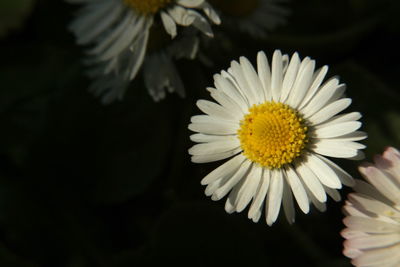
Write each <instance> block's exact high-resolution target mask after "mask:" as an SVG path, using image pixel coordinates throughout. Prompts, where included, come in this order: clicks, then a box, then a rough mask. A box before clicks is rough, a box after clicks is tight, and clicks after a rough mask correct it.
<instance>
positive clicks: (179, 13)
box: [67, 0, 220, 103]
mask: <svg viewBox="0 0 400 267" xmlns="http://www.w3.org/2000/svg"><path fill="white" fill-rule="evenodd" d="M67 1H68V2H70V3H81V4H85V5H84V6H83V7H82V8H81V10H80V12H79V13H78V16H77V18H76V19H75V21H74V22H73V23H72V24H71V25H70V29H71V30H72V32H73V33H74V34H75V35H76V38H77V43H78V44H80V45H92V48H90V49H89V50H88V51H87V54H88V59H87V60H86V63H87V64H89V65H93V68H92V69H91V70H90V71H89V75H90V76H91V77H93V78H95V79H96V80H95V81H94V83H93V84H92V86H91V91H93V92H94V93H95V94H97V95H101V96H103V102H105V103H109V102H112V101H114V100H117V99H118V100H121V99H122V97H123V95H124V93H125V90H126V89H127V87H128V85H129V82H130V81H131V80H132V79H134V78H135V77H136V75H137V73H138V71H139V70H140V68H141V66H142V64H143V62H144V60H147V59H146V49H147V47H148V43H149V42H151V39H152V37H153V36H152V33H151V30H152V29H153V27H152V26H154V25H155V27H157V25H158V24H162V26H163V27H164V29H165V31H166V32H167V33H168V34H169V35H170V36H171V38H175V37H176V36H177V34H178V28H177V25H180V26H193V27H195V28H196V29H198V30H200V31H201V32H203V33H204V34H206V35H207V36H210V37H211V36H213V33H212V30H211V27H210V24H209V22H208V21H207V20H206V19H205V18H204V16H203V15H202V13H199V12H198V11H197V10H201V11H203V12H204V14H206V15H207V17H208V18H209V19H210V20H211V21H212V22H213V23H216V24H219V23H220V20H219V17H218V15H217V14H216V13H215V11H214V10H213V9H212V8H211V6H210V5H209V4H208V3H207V2H206V1H205V0H67ZM157 41H158V40H155V41H154V42H157ZM164 55H168V53H167V54H164ZM167 58H168V57H167ZM169 58H172V57H169ZM149 60H150V61H152V62H154V63H159V62H161V61H162V60H161V59H160V58H158V60H155V57H154V55H153V56H150V59H149ZM163 62H164V63H165V60H164V61H163ZM149 64H151V63H148V64H147V65H149ZM162 66H171V64H162V65H161V66H160V67H162ZM147 69H149V67H147ZM152 69H154V68H152ZM161 71H164V72H165V71H166V70H161ZM175 74H177V73H176V72H175ZM170 77H171V76H170ZM173 85H174V83H170V84H169V85H168V86H167V88H169V90H170V91H171V88H172V86H173ZM173 89H176V88H173ZM178 89H179V88H178ZM159 97H160V94H158V98H159ZM158 98H157V97H156V99H158Z"/></svg>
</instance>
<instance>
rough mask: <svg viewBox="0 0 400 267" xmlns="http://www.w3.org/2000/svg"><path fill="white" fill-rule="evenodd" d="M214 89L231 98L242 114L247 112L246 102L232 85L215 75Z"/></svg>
mask: <svg viewBox="0 0 400 267" xmlns="http://www.w3.org/2000/svg"><path fill="white" fill-rule="evenodd" d="M214 83H215V87H216V88H217V89H218V90H221V91H222V92H224V93H225V94H226V95H227V96H229V97H230V98H232V100H233V101H235V102H236V104H238V106H239V107H240V108H241V111H242V113H244V114H245V113H247V112H248V107H249V106H248V104H247V100H246V99H245V98H244V97H243V96H242V94H241V92H240V90H239V89H238V88H237V87H236V86H235V85H234V84H232V83H231V82H230V81H229V80H228V79H226V78H224V77H222V76H221V75H219V74H217V75H214Z"/></svg>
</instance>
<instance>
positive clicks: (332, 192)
mask: <svg viewBox="0 0 400 267" xmlns="http://www.w3.org/2000/svg"><path fill="white" fill-rule="evenodd" d="M323 187H324V190H325V192H326V193H327V194H328V195H329V196H330V197H331V198H332V199H333V200H335V201H336V202H338V201H340V200H341V199H342V197H341V196H340V193H339V191H338V190H336V189H332V188H329V187H327V186H325V185H323Z"/></svg>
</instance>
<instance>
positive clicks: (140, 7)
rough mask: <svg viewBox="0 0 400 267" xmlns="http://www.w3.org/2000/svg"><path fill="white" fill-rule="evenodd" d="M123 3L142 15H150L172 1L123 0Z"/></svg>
mask: <svg viewBox="0 0 400 267" xmlns="http://www.w3.org/2000/svg"><path fill="white" fill-rule="evenodd" d="M123 1H124V3H125V4H126V5H127V6H129V7H131V8H133V9H134V10H135V11H137V12H138V13H140V14H142V15H152V14H155V13H157V12H158V11H159V10H160V9H161V8H164V7H165V6H167V5H168V4H170V3H171V2H172V1H173V0H123Z"/></svg>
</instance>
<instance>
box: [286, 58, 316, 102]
mask: <svg viewBox="0 0 400 267" xmlns="http://www.w3.org/2000/svg"><path fill="white" fill-rule="evenodd" d="M301 65H302V64H301ZM301 65H300V69H299V73H298V74H297V77H296V81H295V82H294V85H293V88H292V90H291V92H290V95H289V99H288V102H287V103H288V104H289V105H290V106H291V107H293V108H298V106H299V105H300V103H301V101H302V100H303V99H304V97H305V95H306V94H307V91H308V90H309V87H310V85H311V82H312V76H313V73H314V68H315V61H314V60H310V62H308V63H307V64H306V65H305V66H304V69H302V66H301Z"/></svg>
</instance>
